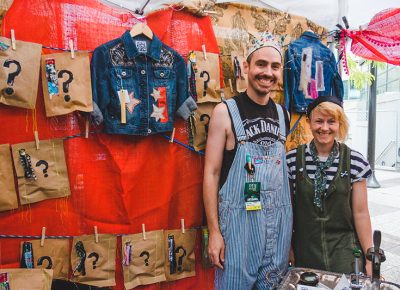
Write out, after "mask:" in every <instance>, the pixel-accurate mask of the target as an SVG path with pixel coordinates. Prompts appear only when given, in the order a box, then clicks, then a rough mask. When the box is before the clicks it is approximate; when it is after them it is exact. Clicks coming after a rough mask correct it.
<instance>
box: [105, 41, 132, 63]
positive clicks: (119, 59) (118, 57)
mask: <svg viewBox="0 0 400 290" xmlns="http://www.w3.org/2000/svg"><path fill="white" fill-rule="evenodd" d="M110 58H111V63H112V64H113V66H134V65H135V61H134V60H133V59H129V58H128V56H127V55H126V51H125V48H124V45H123V44H122V43H118V44H117V45H116V46H114V47H112V48H110Z"/></svg>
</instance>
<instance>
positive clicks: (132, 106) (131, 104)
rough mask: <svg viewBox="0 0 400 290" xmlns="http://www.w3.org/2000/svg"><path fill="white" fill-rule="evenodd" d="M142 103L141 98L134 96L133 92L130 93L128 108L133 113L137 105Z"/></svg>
mask: <svg viewBox="0 0 400 290" xmlns="http://www.w3.org/2000/svg"><path fill="white" fill-rule="evenodd" d="M140 103H141V101H140V100H139V99H136V98H135V97H134V96H133V92H132V93H130V94H129V103H128V104H126V108H127V109H128V111H129V113H131V114H132V112H133V110H134V109H135V107H136V106H137V105H139V104H140Z"/></svg>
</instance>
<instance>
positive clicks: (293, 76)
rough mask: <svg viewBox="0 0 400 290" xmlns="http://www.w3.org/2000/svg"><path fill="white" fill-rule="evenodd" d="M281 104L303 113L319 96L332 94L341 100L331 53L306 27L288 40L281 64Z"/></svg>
mask: <svg viewBox="0 0 400 290" xmlns="http://www.w3.org/2000/svg"><path fill="white" fill-rule="evenodd" d="M283 85H284V94H285V106H286V108H287V109H288V111H290V112H297V113H305V112H306V109H307V106H308V104H309V103H311V102H312V101H313V100H314V99H316V98H317V97H319V96H336V97H338V98H339V99H340V100H342V101H343V83H342V79H341V77H340V75H339V73H338V70H337V66H336V59H335V56H334V55H333V53H332V52H331V51H330V50H329V48H327V47H326V46H325V45H323V44H322V43H321V42H320V40H319V38H318V36H317V35H316V34H314V33H312V32H310V31H306V32H304V33H303V34H302V35H301V36H300V38H299V39H297V40H295V41H294V42H292V43H290V44H289V46H288V49H287V51H286V53H285V65H284V84H283Z"/></svg>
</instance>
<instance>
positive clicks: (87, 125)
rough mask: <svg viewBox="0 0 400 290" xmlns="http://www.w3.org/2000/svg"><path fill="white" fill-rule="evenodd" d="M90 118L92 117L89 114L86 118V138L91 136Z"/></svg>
mask: <svg viewBox="0 0 400 290" xmlns="http://www.w3.org/2000/svg"><path fill="white" fill-rule="evenodd" d="M89 119H90V115H87V116H86V120H85V138H86V139H88V138H89Z"/></svg>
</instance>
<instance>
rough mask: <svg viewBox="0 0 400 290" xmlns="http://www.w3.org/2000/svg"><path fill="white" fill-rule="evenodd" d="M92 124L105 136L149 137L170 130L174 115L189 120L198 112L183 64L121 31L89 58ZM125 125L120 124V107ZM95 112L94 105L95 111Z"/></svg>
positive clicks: (142, 38)
mask: <svg viewBox="0 0 400 290" xmlns="http://www.w3.org/2000/svg"><path fill="white" fill-rule="evenodd" d="M91 74H92V90H93V100H94V102H95V104H97V106H98V109H99V110H100V112H101V114H100V112H99V110H97V108H95V110H94V119H95V122H96V123H101V122H102V121H103V120H104V123H105V130H106V132H107V133H114V134H129V135H150V134H155V133H159V132H166V131H172V129H173V124H174V117H175V114H176V115H178V116H180V117H182V118H183V119H185V120H186V119H188V118H189V116H190V114H191V112H192V111H194V110H195V109H196V108H197V105H196V102H195V101H194V100H193V99H192V98H191V97H189V94H188V89H187V76H186V64H185V62H184V60H183V58H182V57H181V56H180V55H179V54H178V53H177V52H176V51H174V50H173V49H171V48H170V47H168V46H166V45H165V44H163V43H162V42H161V41H160V39H159V38H158V37H157V36H156V35H153V39H152V40H150V39H148V38H146V37H145V36H143V35H138V36H135V37H134V38H132V37H131V35H130V33H129V31H126V32H125V33H124V34H123V35H122V36H121V37H120V38H117V39H114V40H111V41H109V42H107V43H105V44H103V45H101V46H99V47H97V48H96V49H95V51H94V53H93V58H92V61H91ZM120 100H122V101H125V103H126V124H122V123H121V102H120ZM95 107H96V106H95Z"/></svg>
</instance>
